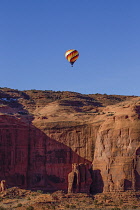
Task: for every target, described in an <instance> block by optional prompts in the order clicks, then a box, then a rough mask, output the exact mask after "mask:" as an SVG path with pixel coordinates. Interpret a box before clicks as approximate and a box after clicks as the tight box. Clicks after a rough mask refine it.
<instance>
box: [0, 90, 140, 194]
mask: <svg viewBox="0 0 140 210" xmlns="http://www.w3.org/2000/svg"><path fill="white" fill-rule="evenodd" d="M0 151H1V152H0V179H1V180H6V181H7V184H8V186H9V187H10V186H19V187H22V188H28V189H42V190H49V191H55V190H65V191H66V192H67V189H69V190H68V191H69V192H73V191H79V192H87V193H88V192H89V190H90V192H93V193H95V192H103V191H104V192H115V191H126V190H134V191H135V190H139V189H140V98H139V97H126V96H107V95H100V94H95V95H82V94H78V93H71V92H59V91H58V92H53V91H44V92H43V91H42V92H41V91H36V90H32V91H24V92H23V91H17V90H11V89H1V90H0ZM74 163H76V164H77V165H78V168H77V169H74V168H73V166H74V165H73V164H74ZM91 164H92V168H91ZM74 170H78V174H77V173H76V172H75V171H74ZM68 174H73V175H71V178H70V177H69V178H68ZM75 174H76V175H75ZM69 176H70V175H69ZM72 177H73V178H72ZM75 177H76V178H75ZM79 177H80V178H79ZM70 180H71V181H70ZM75 180H76V181H75ZM75 183H76V184H75ZM73 184H74V188H73Z"/></svg>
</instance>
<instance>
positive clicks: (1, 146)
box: [0, 116, 91, 191]
mask: <svg viewBox="0 0 140 210" xmlns="http://www.w3.org/2000/svg"><path fill="white" fill-rule="evenodd" d="M11 118H12V119H13V121H11V122H10V121H8V122H9V123H8V124H7V125H1V126H0V133H1V138H0V151H1V152H0V179H1V180H2V179H5V180H6V181H7V184H8V186H9V187H13V186H18V187H20V188H25V189H32V190H37V189H41V190H45V191H56V190H64V191H67V185H68V181H67V178H68V173H69V172H71V170H72V163H91V162H90V161H88V160H87V159H85V158H83V157H81V156H79V155H78V154H77V153H76V152H74V151H73V150H72V149H71V148H70V147H69V146H67V145H65V144H63V143H60V142H58V141H57V140H55V139H53V138H51V137H49V136H47V135H46V134H45V133H44V132H42V131H41V130H40V129H38V128H36V127H35V126H34V125H32V124H31V123H28V124H25V123H23V121H22V120H20V119H15V117H12V116H10V119H11ZM7 119H9V118H7Z"/></svg>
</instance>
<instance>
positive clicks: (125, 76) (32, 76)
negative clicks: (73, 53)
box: [0, 0, 140, 96]
mask: <svg viewBox="0 0 140 210" xmlns="http://www.w3.org/2000/svg"><path fill="white" fill-rule="evenodd" d="M69 49H76V50H78V51H79V54H80V56H79V59H78V60H77V61H76V62H75V64H74V67H73V68H72V67H71V66H70V64H69V63H68V61H67V60H66V59H65V57H64V53H65V51H66V50H69ZM139 78H140V1H139V0H133V1H132V0H71V1H66V0H0V87H9V88H14V89H19V90H29V89H38V90H54V91H74V92H79V93H85V94H87V93H91V94H92V93H102V94H104V93H106V94H116V95H118V94H119V95H138V96H140V85H139Z"/></svg>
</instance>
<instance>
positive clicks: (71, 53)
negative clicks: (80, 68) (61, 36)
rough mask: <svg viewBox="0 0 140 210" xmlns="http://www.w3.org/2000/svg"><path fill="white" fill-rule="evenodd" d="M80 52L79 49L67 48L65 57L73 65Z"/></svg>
mask: <svg viewBox="0 0 140 210" xmlns="http://www.w3.org/2000/svg"><path fill="white" fill-rule="evenodd" d="M78 57H79V52H78V51H77V50H67V51H66V52H65V58H66V59H67V60H68V61H69V62H70V63H71V65H72V66H73V64H74V62H75V61H76V60H77V59H78Z"/></svg>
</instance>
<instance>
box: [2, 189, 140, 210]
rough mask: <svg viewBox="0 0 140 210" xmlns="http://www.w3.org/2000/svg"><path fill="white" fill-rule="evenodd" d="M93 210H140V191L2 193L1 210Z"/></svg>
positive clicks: (21, 191)
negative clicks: (91, 193) (88, 193)
mask: <svg viewBox="0 0 140 210" xmlns="http://www.w3.org/2000/svg"><path fill="white" fill-rule="evenodd" d="M4 209H8V210H12V209H19V210H48V209H57V210H70V209H79V210H85V209H87V210H92V209H109V210H119V209H127V210H129V209H140V191H138V192H132V191H126V192H120V193H118V192H114V193H98V194H96V195H87V194H84V193H77V194H66V193H64V192H62V191H56V192H54V193H43V192H42V191H41V190H38V191H36V192H35V191H30V190H24V189H19V188H18V187H13V188H9V189H7V190H6V191H5V192H3V193H2V192H1V193H0V210H4Z"/></svg>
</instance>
